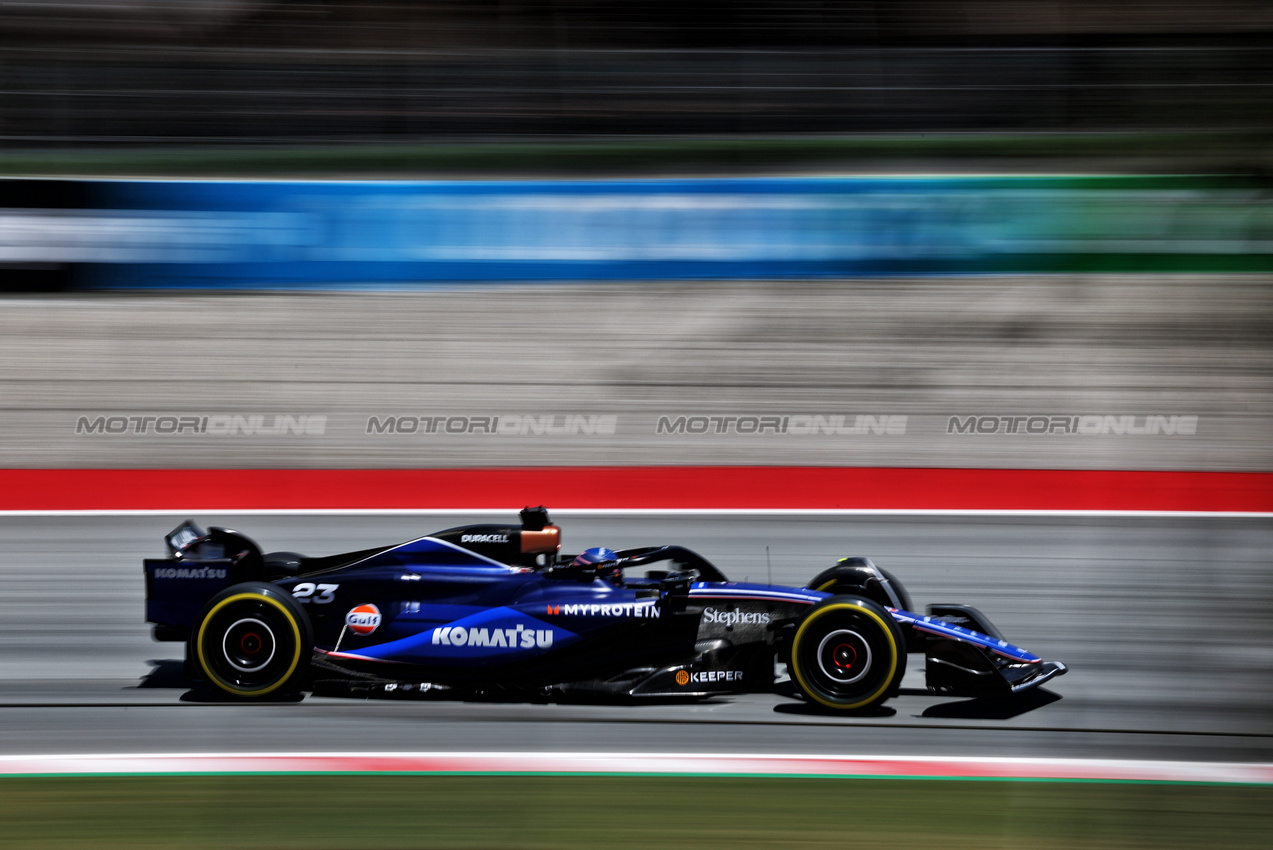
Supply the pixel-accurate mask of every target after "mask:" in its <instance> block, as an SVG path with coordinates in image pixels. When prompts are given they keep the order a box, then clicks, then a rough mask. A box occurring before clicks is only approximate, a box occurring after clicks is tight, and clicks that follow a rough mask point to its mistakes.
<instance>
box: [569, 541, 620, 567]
mask: <svg viewBox="0 0 1273 850" xmlns="http://www.w3.org/2000/svg"><path fill="white" fill-rule="evenodd" d="M618 558H619V556H618V555H617V554H616V553H615V551H614V550H613V549H607V548H606V547H604V546H593V547H592V548H591V549H585V550H583V551H582V552H580V553H579V554H578V555H576V556H575V559H574V560H573V561H571V562H570V566H572V567H595V566H596V565H597V564H602V563H605V562H606V561H615V560H618Z"/></svg>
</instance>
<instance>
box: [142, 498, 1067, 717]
mask: <svg viewBox="0 0 1273 850" xmlns="http://www.w3.org/2000/svg"><path fill="white" fill-rule="evenodd" d="M166 540H167V544H168V548H169V551H170V552H171V557H169V558H165V559H154V560H146V561H145V563H144V570H145V574H146V617H147V619H148V620H149V621H150V622H152V623H154V624H155V626H154V635H155V637H156V638H157V639H159V640H171V641H182V642H185V643H186V646H187V653H186V664H187V673H188V674H189V675H190V676H191V677H193V678H197V679H203V680H204V681H206V682H207V683H208V684H209V685H210V686H211V687H212V688H213V689H214V690H215V691H219V692H221V693H222V694H224V695H228V696H229V697H233V698H239V699H262V698H277V697H278V696H280V695H282V694H297V693H299V692H301V691H302V690H320V691H321V692H328V691H331V690H333V689H334V686H335V685H340V684H343V685H344V686H346V687H347V688H348V689H349V690H350V691H351V692H354V693H357V692H363V693H366V692H368V691H374V690H376V689H382V690H390V691H391V690H394V689H401V692H411V691H412V690H413V689H418V690H428V689H432V688H449V689H452V690H457V691H459V692H460V693H461V694H500V693H502V694H509V695H514V696H516V695H519V694H520V695H524V696H527V697H530V696H532V695H534V696H537V697H542V696H543V695H544V694H548V695H553V694H556V695H559V696H561V697H568V696H573V697H577V698H584V699H603V698H622V699H633V700H635V699H641V698H651V697H657V698H671V697H707V696H712V695H716V694H722V693H739V692H746V691H769V690H772V689H773V688H774V684H775V681H776V680H775V674H774V668H775V660H776V659H778V660H782V661H785V662H786V664H787V668H788V670H789V672H790V674H791V680H792V682H793V683H794V685H795V688H796V689H798V691H799V692H800V693H801V694H803V696H804V697H805V698H806V699H808V700H810V701H811V702H813V703H818V704H820V705H822V706H825V707H827V708H829V709H835V710H842V711H853V710H861V709H867V708H870V707H872V706H875V705H878V704H879V703H881V702H883V701H884V700H886V699H888V698H889V697H890V696H892V695H894V694H896V692H897V689H898V687H899V685H900V683H901V681H902V676H903V674H904V673H905V671H906V660H907V653H908V652H922V653H923V654H924V656H925V662H926V668H925V672H926V675H927V684H928V687H929V689H930V690H932V691H934V692H937V693H943V694H952V695H960V696H1008V695H1011V694H1014V693H1019V692H1021V691H1024V690H1027V689H1030V688H1034V687H1036V686H1038V685H1040V684H1042V683H1043V682H1046V681H1048V680H1049V679H1051V678H1053V677H1055V676H1057V675H1060V674H1062V673H1064V672H1065V669H1066V668H1065V665H1063V664H1060V663H1058V662H1046V661H1042V660H1041V659H1040V658H1038V657H1037V656H1035V655H1033V654H1031V653H1029V652H1027V651H1026V650H1024V649H1021V648H1020V647H1017V646H1014V645H1012V644H1010V643H1008V642H1007V641H1006V640H1004V639H1003V638H1002V637H1001V636H1000V635H999V632H998V631H997V630H996V629H995V627H994V626H993V625H991V623H990V622H989V621H988V620H987V619H986V618H985V617H984V616H983V615H982V614H981V613H980V612H978V611H977V610H976V609H975V608H971V607H969V606H965V605H930V606H928V613H927V614H916V613H912V611H911V603H910V600H909V598H908V596H907V594H906V591H905V590H904V589H903V588H902V586H901V584H900V583H899V582H898V581H897V579H896V578H894V577H893V576H892V575H890V574H889V573H888V572H886V571H884V570H882V569H880V568H878V567H876V566H875V565H874V564H872V563H871V562H870V561H869V560H868V559H866V558H846V559H844V560H842V561H840V562H839V563H838V564H837V565H836V566H834V567H832V568H831V569H829V570H826V571H824V572H823V573H821V574H819V575H818V576H816V577H815V578H814V579H813V580H812V581H811V582H809V584H808V585H807V586H806V587H778V586H774V585H765V584H751V583H741V582H732V581H729V580H727V579H726V578H725V576H724V575H723V574H722V573H721V572H720V570H718V569H717V568H716V567H715V566H713V565H712V564H711V563H709V562H708V561H707V560H705V559H704V558H703V557H702V556H700V555H698V554H696V553H694V552H692V551H690V550H689V549H686V548H683V547H681V546H652V547H644V548H638V549H626V550H621V551H618V552H612V551H609V550H604V549H596V550H588V551H587V552H584V553H581V554H580V555H578V556H573V557H572V556H569V555H567V556H563V555H561V553H560V549H561V530H560V529H559V528H558V527H557V526H555V525H553V524H552V523H551V522H550V520H549V517H548V512H547V511H546V510H544V509H543V508H542V507H541V508H527V509H526V510H524V511H522V513H521V524H520V525H519V526H514V525H507V526H505V525H470V526H463V527H460V528H452V529H448V530H446V531H440V532H438V533H436V534H431V535H429V536H427V537H421V538H419V539H417V540H412V541H410V542H407V543H402V544H399V545H396V546H385V547H380V548H375V549H365V550H362V551H358V552H349V553H346V554H342V555H332V556H327V557H318V558H312V557H306V556H304V555H300V554H297V553H294V552H274V553H270V554H263V553H262V552H261V550H260V549H259V548H258V547H257V545H256V544H255V543H253V542H252V541H251V540H249V539H248V538H247V537H245V536H244V535H242V534H239V533H238V532H235V531H230V530H228V529H223V528H210V529H208V531H207V532H204V531H203V530H201V529H200V528H198V527H197V526H195V525H194V524H193V523H191V522H186V523H183V524H182V525H181V526H179V527H178V528H177V529H175V530H174V531H173V532H171V533H170V534H169V535H168V537H167V538H166ZM637 568H645V569H637ZM638 574H639V575H638Z"/></svg>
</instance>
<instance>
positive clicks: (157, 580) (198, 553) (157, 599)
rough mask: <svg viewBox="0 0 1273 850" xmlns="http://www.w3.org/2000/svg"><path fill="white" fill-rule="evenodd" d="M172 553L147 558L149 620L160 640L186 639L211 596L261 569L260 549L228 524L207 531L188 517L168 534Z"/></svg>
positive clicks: (145, 569)
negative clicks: (232, 529) (229, 527)
mask: <svg viewBox="0 0 1273 850" xmlns="http://www.w3.org/2000/svg"><path fill="white" fill-rule="evenodd" d="M164 543H165V544H166V545H167V547H168V552H169V555H170V556H169V557H167V558H147V559H146V560H144V561H142V571H143V573H144V574H145V577H146V620H147V622H150V623H154V624H155V637H156V638H157V639H159V640H185V639H186V638H187V637H188V636H189V634H190V630H191V629H192V628H193V627H194V625H195V622H196V621H197V620H198V618H199V614H200V613H201V612H202V611H203V608H204V606H205V605H207V604H208V600H209V599H211V598H212V597H213V596H215V595H216V594H218V593H220V592H221V591H222V590H224V589H225V588H227V587H229V586H230V585H232V584H237V583H238V582H241V581H245V580H246V579H248V578H250V577H253V574H254V573H256V572H259V567H260V564H261V553H260V549H258V548H257V546H256V544H255V543H253V542H252V541H251V540H249V539H248V538H246V537H244V536H243V535H241V534H239V533H238V532H235V531H231V530H229V529H225V528H209V529H208V531H207V532H204V530H203V529H201V528H200V527H199V526H197V525H195V524H194V522H193V521H191V520H186V521H185V522H183V523H182V524H181V525H179V526H177V527H176V528H174V529H173V530H172V531H170V532H168V534H166V535H165V536H164Z"/></svg>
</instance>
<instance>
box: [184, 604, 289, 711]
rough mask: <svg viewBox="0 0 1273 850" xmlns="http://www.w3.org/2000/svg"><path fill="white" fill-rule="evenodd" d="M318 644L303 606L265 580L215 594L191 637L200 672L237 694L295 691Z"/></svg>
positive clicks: (259, 695) (249, 695)
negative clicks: (315, 645) (315, 642)
mask: <svg viewBox="0 0 1273 850" xmlns="http://www.w3.org/2000/svg"><path fill="white" fill-rule="evenodd" d="M313 646H314V640H313V634H312V632H311V630H310V624H309V618H308V617H307V616H306V614H305V611H304V609H303V608H301V606H300V605H299V604H298V603H297V602H296V600H294V599H293V598H292V597H291V596H290V595H289V594H287V593H286V592H284V591H283V590H281V589H280V588H278V587H275V586H274V585H272V584H265V583H262V582H247V583H244V584H236V585H234V586H233V587H228V588H226V589H225V590H223V591H222V592H221V593H218V594H217V595H216V596H214V597H213V598H212V601H211V602H209V603H208V606H207V608H205V609H204V613H203V616H202V617H201V618H200V620H199V625H198V627H197V628H196V629H195V632H194V634H193V635H192V636H191V642H190V648H191V655H192V656H193V660H194V662H195V668H196V670H197V672H198V673H200V674H201V675H202V676H203V677H204V678H205V679H206V680H207V681H208V683H209V684H210V685H212V687H214V688H215V689H217V690H218V691H220V692H222V693H224V694H226V695H228V696H231V697H235V698H237V699H260V698H262V697H267V696H270V695H275V696H280V695H282V694H286V693H291V692H293V691H295V690H296V689H297V688H298V687H299V685H300V683H301V682H302V681H303V679H304V676H305V673H306V671H307V670H308V668H309V657H310V653H311V651H312V650H313Z"/></svg>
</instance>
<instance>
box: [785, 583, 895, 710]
mask: <svg viewBox="0 0 1273 850" xmlns="http://www.w3.org/2000/svg"><path fill="white" fill-rule="evenodd" d="M788 669H789V671H790V673H791V680H792V681H793V682H795V683H796V686H797V687H798V688H800V691H801V693H803V694H804V695H805V697H807V698H808V699H809V700H811V701H812V702H815V703H818V704H819V705H823V706H825V707H827V708H833V709H836V710H839V711H856V710H861V709H866V708H871V707H873V706H876V705H879V704H880V703H882V702H884V700H886V699H888V698H889V697H890V696H892V695H893V694H894V693H895V692H896V690H897V687H898V685H899V684H900V683H901V681H902V677H903V676H904V675H905V674H906V641H905V639H904V638H903V637H902V630H901V629H900V628H899V627H898V625H897V621H896V620H894V619H893V616H892V615H891V614H889V613H888V612H887V611H886V610H884V608H882V607H881V606H880V605H878V604H876V603H875V602H872V601H871V600H869V599H863V598H861V597H858V596H832V597H830V598H829V599H824V600H823V601H821V602H819V603H818V604H817V605H815V606H813V608H811V609H810V610H809V612H808V613H807V614H805V616H804V619H803V620H801V621H800V624H799V625H798V626H797V627H796V633H795V636H794V637H793V638H792V639H791V660H790V662H789V663H788Z"/></svg>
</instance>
